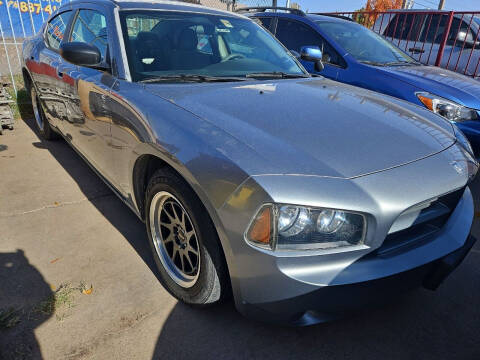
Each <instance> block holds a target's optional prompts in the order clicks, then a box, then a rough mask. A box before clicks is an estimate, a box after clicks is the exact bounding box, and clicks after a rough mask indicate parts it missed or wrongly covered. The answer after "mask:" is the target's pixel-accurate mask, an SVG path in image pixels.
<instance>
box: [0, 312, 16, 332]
mask: <svg viewBox="0 0 480 360" xmlns="http://www.w3.org/2000/svg"><path fill="white" fill-rule="evenodd" d="M19 322H20V316H19V310H18V309H15V308H13V307H11V308H8V309H0V329H10V328H12V327H14V326H16V325H17V324H18V323H19Z"/></svg>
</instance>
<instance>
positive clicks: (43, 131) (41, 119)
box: [30, 84, 59, 140]
mask: <svg viewBox="0 0 480 360" xmlns="http://www.w3.org/2000/svg"><path fill="white" fill-rule="evenodd" d="M30 98H31V100H32V108H33V115H34V118H35V125H36V127H37V130H38V132H39V133H40V135H41V136H42V137H43V138H44V139H45V140H56V139H58V138H59V136H58V134H57V133H56V132H55V131H54V130H53V129H52V128H51V126H50V123H49V122H48V119H47V117H46V116H45V113H44V111H43V108H42V104H41V103H40V98H39V97H38V94H37V91H36V90H35V86H34V85H33V84H32V85H31V87H30Z"/></svg>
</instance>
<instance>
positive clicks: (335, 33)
mask: <svg viewBox="0 0 480 360" xmlns="http://www.w3.org/2000/svg"><path fill="white" fill-rule="evenodd" d="M317 25H318V26H319V27H320V29H321V30H322V31H323V32H324V33H325V34H326V35H328V36H329V37H330V38H331V39H333V40H335V41H336V42H337V43H338V45H340V46H341V47H342V48H343V49H344V50H345V51H346V52H348V53H349V54H350V55H351V56H353V57H354V58H355V59H356V60H357V61H359V62H364V63H368V64H371V65H394V64H405V63H407V64H409V63H411V64H415V63H416V61H415V60H414V59H412V58H411V57H410V56H408V55H407V54H405V53H404V52H403V51H401V50H400V49H399V48H397V47H396V46H394V45H392V44H391V43H390V42H389V41H387V40H385V39H384V38H383V37H381V36H380V35H378V34H376V33H375V32H373V31H371V30H369V29H367V28H366V27H364V26H361V25H359V24H356V23H353V22H346V21H345V22H343V21H342V22H339V21H336V22H325V21H317Z"/></svg>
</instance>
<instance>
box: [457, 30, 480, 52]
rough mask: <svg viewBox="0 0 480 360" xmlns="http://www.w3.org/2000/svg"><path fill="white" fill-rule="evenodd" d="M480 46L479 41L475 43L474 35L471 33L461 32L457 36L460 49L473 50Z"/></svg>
mask: <svg viewBox="0 0 480 360" xmlns="http://www.w3.org/2000/svg"><path fill="white" fill-rule="evenodd" d="M479 45H480V42H479V41H474V39H473V34H472V33H471V32H470V31H469V32H466V31H463V30H462V31H459V32H458V34H457V42H456V46H458V47H462V46H464V47H466V48H467V49H471V48H473V47H477V46H479Z"/></svg>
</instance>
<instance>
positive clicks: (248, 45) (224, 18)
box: [121, 10, 308, 82]
mask: <svg viewBox="0 0 480 360" xmlns="http://www.w3.org/2000/svg"><path fill="white" fill-rule="evenodd" d="M121 23H122V27H123V33H124V39H125V47H126V51H127V58H128V62H129V67H130V72H131V74H132V79H133V81H153V82H155V81H156V79H158V80H159V81H160V80H163V81H197V80H198V81H215V80H216V79H217V80H219V81H228V80H229V79H231V80H232V81H235V80H244V79H246V78H247V77H248V78H252V77H255V74H260V75H261V76H260V77H261V78H265V77H268V76H267V75H268V74H272V78H291V77H296V76H298V77H305V76H308V74H307V73H306V72H305V70H304V69H303V68H302V67H301V65H299V63H298V62H297V60H296V59H295V58H294V57H293V56H292V55H290V54H289V53H288V52H287V51H286V50H285V48H284V47H283V46H282V45H281V44H280V43H279V42H278V41H277V40H276V39H275V38H274V37H273V36H272V35H271V34H270V33H268V32H267V31H265V30H264V29H263V28H262V27H261V26H259V25H257V24H256V23H254V22H253V21H251V20H248V19H243V18H240V17H236V16H230V15H209V14H199V13H184V12H176V13H172V12H162V11H155V10H142V11H140V10H138V11H136V10H133V11H122V12H121ZM221 78H223V79H221Z"/></svg>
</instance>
